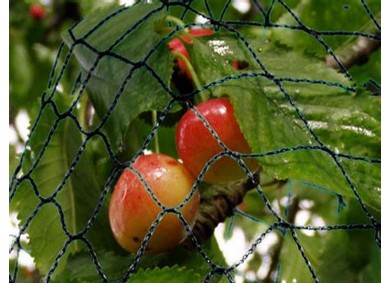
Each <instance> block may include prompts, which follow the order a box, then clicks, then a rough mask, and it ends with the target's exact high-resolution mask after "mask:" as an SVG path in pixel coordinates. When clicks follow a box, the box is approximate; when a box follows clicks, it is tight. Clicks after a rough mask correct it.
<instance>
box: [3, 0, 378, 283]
mask: <svg viewBox="0 0 390 283" xmlns="http://www.w3.org/2000/svg"><path fill="white" fill-rule="evenodd" d="M236 2H238V1H207V0H205V1H200V0H199V1H139V2H138V3H136V4H134V5H132V6H129V7H111V8H106V9H100V10H97V11H96V12H95V13H94V14H92V15H89V16H87V17H86V18H85V19H83V20H82V21H80V22H79V23H77V24H75V25H74V26H73V27H72V28H70V29H69V30H68V31H67V33H66V34H64V36H63V38H64V42H63V43H62V44H61V46H60V48H59V50H58V54H57V57H56V60H55V63H54V66H53V68H52V72H51V74H50V76H49V80H48V81H49V82H48V86H47V89H46V90H45V92H44V93H43V94H42V96H41V106H40V109H39V113H38V114H37V117H36V118H35V120H34V122H33V123H32V125H31V128H30V132H31V133H30V136H29V139H28V141H27V143H26V144H25V148H24V151H23V152H22V154H21V155H20V158H19V161H18V165H17V167H16V170H15V172H14V173H13V176H12V179H11V182H10V188H9V202H10V208H11V211H15V212H17V213H18V218H19V219H20V227H19V233H18V234H17V235H11V237H12V244H11V245H10V249H9V252H10V254H11V253H13V254H15V253H16V255H17V256H16V257H18V256H19V254H20V251H22V250H26V251H27V252H29V253H30V254H31V255H32V256H33V257H34V259H35V264H36V267H37V269H38V270H39V272H40V274H41V278H43V280H44V282H184V281H185V280H186V281H189V282H217V281H221V282H236V280H242V281H240V282H380V241H381V240H380V229H381V226H380V209H381V207H380V94H379V91H380V85H379V83H378V82H377V81H376V79H374V78H372V77H370V74H371V73H373V72H380V71H378V70H373V68H375V66H372V65H370V63H367V64H363V63H365V62H366V61H367V60H368V59H369V57H370V55H371V56H378V55H377V54H379V53H380V51H376V49H378V47H379V46H380V40H381V36H380V1H368V0H367V1H365V0H361V1H358V0H356V1H352V0H349V1H343V2H342V3H341V2H340V1H325V0H324V1H314V0H313V1H284V0H272V1H257V0H254V1H251V2H250V1H248V2H247V4H248V5H249V6H248V7H249V8H248V10H247V11H245V12H239V10H237V8H235V7H236V6H235V5H236ZM317 5H319V6H321V7H323V9H322V10H321V13H319V11H320V9H318V6H317ZM315 6H316V8H314V7H315ZM312 11H315V12H312ZM348 13H350V14H351V13H352V14H353V15H355V17H356V18H359V20H356V21H351V20H344V19H343V17H346V18H347V19H350V17H348V16H347V15H348ZM197 28H207V29H210V30H212V31H213V32H212V34H209V35H206V36H201V37H193V38H191V40H192V42H191V43H188V44H186V47H187V50H188V53H189V58H190V61H191V64H192V67H193V70H192V75H193V76H196V81H195V79H194V82H191V81H190V80H188V78H187V77H186V75H185V74H183V73H180V70H179V69H178V67H177V65H175V60H174V57H173V55H172V52H171V51H170V50H169V47H168V43H169V42H170V41H171V40H172V39H174V38H177V37H178V36H179V35H181V36H182V35H183V34H185V33H187V32H188V31H189V30H194V29H197ZM371 53H372V54H371ZM379 56H380V55H379ZM75 65H77V66H79V73H77V74H76V75H75V74H74V73H73V74H69V72H70V71H69V70H70V68H71V67H72V66H75ZM367 66H368V67H367ZM364 68H365V69H364ZM361 74H365V76H364V78H362V75H361ZM72 76H73V77H74V80H73V85H72V86H71V87H68V86H65V85H64V84H63V83H62V81H63V80H64V78H65V77H72ZM222 96H227V97H229V98H230V100H231V102H232V105H233V106H234V111H235V114H236V118H237V121H238V124H239V125H240V128H241V130H242V132H243V134H244V136H245V138H246V139H247V141H248V143H249V145H250V147H251V149H252V153H242V152H235V151H232V150H230V149H229V148H228V147H227V146H226V145H225V144H224V142H223V141H222V140H221V139H220V138H219V136H218V134H216V133H215V131H214V129H213V128H212V127H211V126H210V125H209V124H208V123H207V121H206V120H205V119H204V117H203V116H202V115H201V114H200V112H199V111H198V110H197V107H196V105H197V103H198V102H199V101H200V100H201V98H202V99H204V98H206V99H208V98H211V97H222ZM188 109H192V111H194V113H195V114H196V116H197V117H198V118H199V119H200V120H201V121H203V123H204V124H205V127H206V128H207V129H208V130H209V131H210V133H211V134H212V135H213V137H214V138H215V139H216V140H217V142H218V144H220V145H221V153H220V154H218V155H216V156H214V157H213V158H212V159H210V160H209V161H208V162H207V163H206V164H205V165H204V167H203V169H202V171H201V172H200V174H199V175H198V176H197V178H196V181H195V183H194V184H193V187H192V190H191V193H190V194H189V195H188V196H187V198H185V199H184V200H183V202H182V203H181V204H180V205H179V206H177V207H174V208H166V207H164V208H163V210H162V213H161V214H159V216H158V217H157V218H156V219H155V221H154V222H153V224H152V225H151V227H150V229H149V231H148V233H147V234H146V236H145V238H144V239H143V241H142V244H141V247H140V249H139V250H138V252H137V253H136V254H133V255H130V254H128V253H126V252H124V251H123V250H122V249H121V248H120V247H119V246H118V245H117V243H116V242H115V240H114V239H113V236H112V234H111V230H110V226H109V222H108V203H109V200H110V195H111V192H112V189H113V187H114V184H115V182H116V180H117V178H118V177H119V175H120V173H121V172H122V171H123V170H124V169H125V168H127V167H129V168H132V170H133V171H136V170H135V169H134V168H133V167H132V165H133V163H134V162H135V161H136V160H137V158H138V157H139V156H140V155H142V154H143V153H144V152H145V150H155V149H156V146H157V145H158V146H159V149H160V151H161V152H163V153H165V154H169V155H172V156H174V157H175V158H177V157H178V154H177V152H176V149H175V146H174V135H175V127H176V125H177V122H178V120H179V119H180V117H181V116H182V115H183V113H184V112H185V111H187V110H188ZM152 113H153V114H154V115H151V114H152ZM157 140H158V142H157ZM193 154H197V153H196V152H194V153H193ZM224 156H228V157H229V158H231V159H233V160H235V161H236V162H237V164H238V166H240V167H241V169H242V171H243V172H245V174H246V176H247V178H246V179H245V180H243V181H242V183H231V184H228V185H226V186H222V185H214V186H211V185H208V184H207V183H206V182H204V181H203V179H204V176H205V174H206V172H207V171H208V170H209V168H210V167H211V166H213V164H214V163H215V162H217V161H218V160H219V159H220V158H222V157H224ZM249 159H255V160H256V161H257V162H258V164H259V165H261V170H260V172H258V173H253V172H251V170H250V169H249V168H248V166H247V163H245V161H246V160H249ZM139 178H140V180H141V181H142V182H143V183H144V184H145V185H146V182H145V180H144V179H143V176H142V175H141V174H139ZM145 187H146V189H147V191H148V193H149V194H150V195H151V196H152V197H153V198H154V199H155V200H156V197H155V195H154V193H153V192H152V191H151V189H150V188H148V186H145ZM198 189H199V190H200V191H201V194H202V205H201V217H203V218H202V219H199V221H198V222H197V224H196V225H198V226H195V227H197V228H196V229H198V230H196V229H195V228H194V229H193V230H192V229H191V227H190V226H189V225H188V223H187V222H186V219H185V218H184V217H183V215H182V213H181V211H180V208H182V207H183V206H184V205H185V204H186V203H187V202H188V201H189V199H190V198H191V196H192V195H193V194H194V193H195V191H196V190H198ZM241 201H243V202H242V203H241V204H240V202H241ZM167 214H174V215H176V216H177V217H178V219H179V220H180V221H181V222H182V224H183V226H184V227H185V230H186V232H187V234H188V238H187V239H186V240H185V245H181V246H179V247H178V248H176V249H175V250H174V251H172V252H168V253H166V254H160V255H157V256H149V255H145V250H146V248H147V244H148V241H149V240H150V238H151V237H152V235H153V233H154V231H155V229H156V227H158V225H159V223H160V222H161V221H162V219H163V218H164V216H165V215H167ZM214 216H215V217H214ZM302 219H304V220H302ZM202 221H203V222H202ZM219 222H224V223H225V224H224V226H223V227H224V228H223V229H224V231H223V237H224V240H227V241H228V240H232V239H234V238H237V233H238V232H237V231H241V233H243V235H244V236H243V237H242V239H241V238H240V239H241V242H244V243H246V246H245V248H244V250H243V252H242V253H241V254H239V253H238V252H236V256H235V260H234V261H232V262H229V261H225V259H224V257H223V256H222V253H225V250H224V248H225V247H222V246H219V247H218V244H217V243H216V240H215V237H214V236H212V234H213V231H214V228H215V226H216V225H217V224H218V223H219ZM199 231H201V232H202V231H203V234H202V233H201V232H199ZM205 231H206V232H205ZM25 234H28V235H29V241H28V243H26V241H25V240H23V237H24V235H25ZM205 234H207V235H205ZM232 245H233V246H231V247H230V249H233V250H234V248H235V247H234V245H237V242H236V244H232ZM226 248H227V247H226ZM220 249H221V250H220ZM263 269H264V270H265V271H264V270H263ZM260 270H263V271H262V272H261V271H260ZM18 278H20V268H19V266H18V264H17V263H16V264H15V266H14V267H13V269H12V270H11V271H10V275H9V281H10V282H23V281H19V280H18ZM294 280H295V281H294ZM378 280H379V281H378Z"/></svg>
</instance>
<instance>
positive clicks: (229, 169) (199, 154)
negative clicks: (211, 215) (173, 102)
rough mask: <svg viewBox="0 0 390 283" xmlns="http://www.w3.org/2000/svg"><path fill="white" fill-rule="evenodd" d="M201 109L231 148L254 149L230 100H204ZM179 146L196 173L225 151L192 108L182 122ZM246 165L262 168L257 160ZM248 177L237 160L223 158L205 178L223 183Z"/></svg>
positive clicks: (178, 128)
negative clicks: (251, 147) (237, 118)
mask: <svg viewBox="0 0 390 283" xmlns="http://www.w3.org/2000/svg"><path fill="white" fill-rule="evenodd" d="M197 109H198V111H199V112H200V113H201V114H202V115H203V117H204V118H205V119H206V120H207V121H208V123H209V124H210V126H211V127H212V128H213V129H214V131H215V132H216V133H217V134H218V136H219V138H220V139H221V140H222V141H223V142H224V143H225V145H226V146H227V147H228V148H230V149H231V150H233V151H237V152H241V153H250V152H251V149H250V147H249V145H248V143H247V141H246V140H245V137H244V135H243V134H242V132H241V130H240V127H239V125H238V123H237V121H236V118H235V116H234V110H233V106H232V105H231V102H230V100H229V99H227V98H217V99H211V100H209V101H206V102H203V103H200V104H199V105H198V106H197ZM176 147H177V151H178V153H179V156H180V158H181V159H182V160H183V164H184V166H186V167H187V168H188V170H189V171H190V172H191V173H192V174H193V175H194V176H197V175H198V174H199V173H200V171H201V170H202V168H203V167H204V165H205V164H206V162H207V161H208V160H210V159H211V158H212V157H213V156H214V155H216V154H218V153H220V152H221V151H222V148H221V146H220V145H219V144H218V143H217V141H216V140H215V139H214V137H213V136H212V135H211V133H210V131H209V130H208V129H207V128H206V127H205V125H204V124H203V122H202V121H201V120H200V119H199V118H198V117H197V116H196V115H195V113H194V112H193V111H192V110H189V111H187V112H186V114H184V115H183V117H182V118H181V119H180V121H179V124H178V126H177V131H176ZM246 165H247V166H249V168H250V169H251V170H253V171H254V170H255V169H256V168H257V167H258V165H257V163H256V161H255V160H254V159H248V160H247V161H246ZM244 177H245V173H244V171H243V170H242V168H241V167H240V166H239V165H238V164H237V162H236V161H235V160H233V159H231V158H229V157H223V158H221V159H219V160H218V161H217V162H215V163H214V164H213V165H212V166H211V167H210V169H209V170H208V172H207V173H206V175H205V176H204V180H205V181H206V182H209V183H213V184H223V183H228V182H231V181H235V180H238V179H242V178H244Z"/></svg>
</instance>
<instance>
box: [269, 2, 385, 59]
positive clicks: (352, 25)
mask: <svg viewBox="0 0 390 283" xmlns="http://www.w3.org/2000/svg"><path fill="white" fill-rule="evenodd" d="M284 2H286V1H284ZM365 2H366V3H367V5H368V7H369V8H370V9H371V11H372V12H373V13H374V14H375V13H377V12H379V11H380V7H381V6H380V4H381V3H380V1H378V0H368V1H365ZM276 6H282V5H281V4H280V3H277V4H276ZM286 6H287V7H289V3H287V4H286ZM290 9H291V6H290ZM292 12H293V13H294V15H295V16H296V17H297V18H298V19H299V21H301V22H302V23H303V24H304V25H306V26H307V27H309V28H311V29H314V30H318V31H360V28H361V27H362V26H363V25H364V24H365V23H366V22H367V21H370V17H369V15H368V13H367V12H366V10H365V8H364V6H363V4H362V1H360V0H346V1H329V0H308V1H301V2H300V4H299V5H298V6H296V7H295V8H294V9H293V10H292ZM335 19H337V20H335ZM377 20H378V19H377ZM277 24H280V25H293V26H298V25H299V24H298V22H297V21H296V20H295V19H294V17H293V16H292V15H291V14H290V12H289V11H287V10H286V9H285V13H284V14H283V15H282V16H281V17H280V18H279V20H278V21H277ZM370 25H371V26H372V27H373V28H375V29H376V26H375V24H374V22H372V21H371V23H370ZM272 32H273V37H274V38H275V39H277V40H279V41H280V42H282V43H283V44H286V45H288V46H291V47H294V48H297V50H306V51H308V52H313V53H315V54H317V55H319V56H324V55H326V54H327V50H326V49H325V47H324V46H322V45H321V44H320V43H319V42H318V41H317V40H316V38H315V37H314V36H312V35H311V34H309V33H307V32H305V31H303V30H297V29H289V28H287V27H286V28H276V29H274V30H273V31H272ZM349 38H350V37H348V36H340V35H329V36H323V40H324V41H325V42H326V43H327V44H329V45H330V47H331V48H332V49H336V48H337V47H339V46H340V45H342V44H343V43H344V42H345V41H347V40H348V39H349Z"/></svg>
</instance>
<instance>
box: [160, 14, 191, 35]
mask: <svg viewBox="0 0 390 283" xmlns="http://www.w3.org/2000/svg"><path fill="white" fill-rule="evenodd" d="M165 20H166V21H168V22H171V23H174V24H175V25H177V26H178V27H184V26H185V24H184V22H183V21H182V20H180V19H179V18H176V17H174V16H167V17H166V18H165ZM184 30H185V31H187V29H184Z"/></svg>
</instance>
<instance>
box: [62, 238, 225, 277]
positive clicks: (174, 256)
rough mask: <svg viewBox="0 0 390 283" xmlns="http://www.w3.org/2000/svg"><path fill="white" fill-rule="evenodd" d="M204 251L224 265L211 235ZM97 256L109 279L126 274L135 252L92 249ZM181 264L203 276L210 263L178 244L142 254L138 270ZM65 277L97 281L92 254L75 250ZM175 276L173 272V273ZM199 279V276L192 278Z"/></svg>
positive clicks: (175, 266) (207, 270) (182, 266)
mask: <svg viewBox="0 0 390 283" xmlns="http://www.w3.org/2000/svg"><path fill="white" fill-rule="evenodd" d="M203 248H204V251H205V252H206V254H207V256H208V257H209V258H210V259H211V260H212V261H213V262H214V263H216V264H219V265H226V262H225V259H224V257H223V255H222V252H221V251H220V249H219V247H218V243H217V241H216V240H215V238H214V237H212V238H211V240H210V241H208V242H207V243H206V244H205V245H204V247H203ZM95 252H96V253H97V256H98V260H99V264H100V266H101V268H102V271H103V272H104V274H105V275H106V277H107V278H108V279H109V281H116V280H120V279H122V278H123V277H124V276H125V273H126V271H127V270H128V268H129V267H130V266H131V264H132V263H133V261H134V259H135V256H134V255H133V254H128V255H125V254H123V253H114V252H112V251H110V250H99V249H97V250H95ZM167 267H169V268H171V267H174V268H184V269H187V270H191V272H192V273H193V274H196V275H197V276H201V278H203V277H205V276H206V274H207V273H208V272H209V271H210V265H209V264H207V262H206V261H205V259H204V258H203V257H202V256H201V255H200V254H199V252H198V251H196V250H192V249H186V248H183V247H180V246H179V247H177V248H175V249H174V250H172V251H169V252H167V253H162V254H159V255H144V256H143V257H142V258H141V261H140V265H139V269H138V270H137V271H136V273H135V274H134V276H137V274H138V271H140V272H141V273H142V272H143V271H142V270H144V269H156V268H157V269H160V268H161V269H163V268H167ZM64 274H67V275H66V276H68V277H67V278H68V279H69V281H71V282H96V281H97V280H98V279H99V274H98V273H97V268H96V266H95V265H94V263H93V261H92V258H91V255H90V254H89V253H86V252H82V253H77V254H75V255H74V256H71V257H70V258H69V260H68V263H67V266H66V272H64ZM172 276H173V277H174V276H175V275H174V274H172ZM194 282H201V280H198V281H194Z"/></svg>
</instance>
